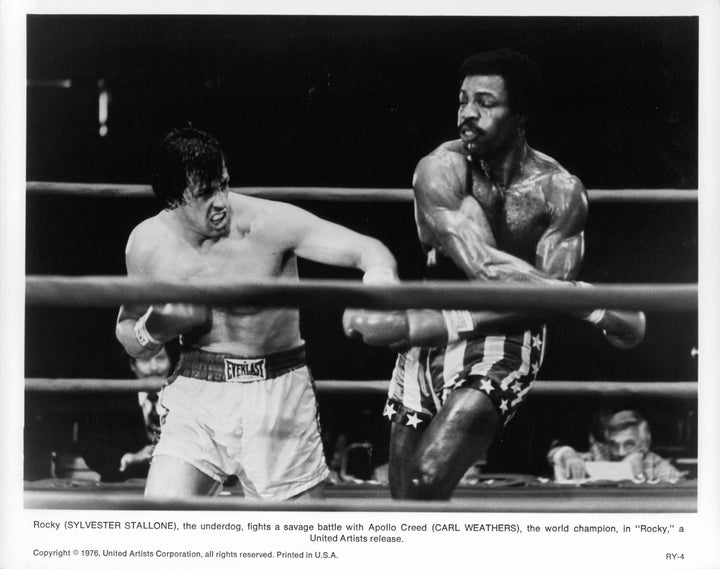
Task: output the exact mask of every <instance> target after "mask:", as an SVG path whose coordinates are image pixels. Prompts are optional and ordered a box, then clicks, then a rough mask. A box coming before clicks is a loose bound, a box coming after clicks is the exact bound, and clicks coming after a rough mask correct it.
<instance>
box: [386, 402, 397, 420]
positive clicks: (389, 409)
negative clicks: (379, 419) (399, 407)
mask: <svg viewBox="0 0 720 569" xmlns="http://www.w3.org/2000/svg"><path fill="white" fill-rule="evenodd" d="M395 413H397V411H396V410H395V406H394V405H393V404H392V403H391V402H390V401H388V402H387V403H385V410H384V411H383V416H384V417H387V418H388V419H392V417H393V415H394V414H395Z"/></svg>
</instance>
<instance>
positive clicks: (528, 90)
mask: <svg viewBox="0 0 720 569" xmlns="http://www.w3.org/2000/svg"><path fill="white" fill-rule="evenodd" d="M459 74H460V83H462V81H463V80H464V79H465V78H466V77H468V76H473V75H500V76H501V77H502V78H503V79H504V80H505V88H506V89H507V92H508V96H509V105H510V109H511V110H512V111H514V112H516V113H520V114H523V115H526V116H527V115H531V114H532V113H533V111H535V109H537V108H538V105H539V102H540V98H541V96H542V91H543V88H542V78H541V75H540V69H539V68H538V66H537V65H536V64H535V62H534V61H533V60H532V59H530V58H529V57H528V56H527V55H525V54H523V53H520V52H518V51H514V50H512V49H506V48H503V49H496V50H493V51H484V52H481V53H476V54H475V55H471V56H470V57H468V58H467V59H466V60H465V61H463V62H462V65H460V72H459Z"/></svg>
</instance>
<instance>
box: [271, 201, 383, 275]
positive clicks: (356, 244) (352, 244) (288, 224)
mask: <svg viewBox="0 0 720 569" xmlns="http://www.w3.org/2000/svg"><path fill="white" fill-rule="evenodd" d="M273 208H274V211H273V212H272V219H273V223H277V224H278V227H282V228H283V230H282V237H281V238H282V239H283V240H284V241H285V246H286V247H287V248H288V249H291V250H292V251H293V252H294V253H295V254H296V255H297V256H298V257H302V258H304V259H308V260H310V261H315V262H317V263H324V264H326V265H333V266H337V267H349V268H356V269H360V270H361V271H365V272H366V273H367V272H368V271H370V270H378V269H379V270H381V271H383V270H384V271H385V273H386V274H387V275H389V276H390V278H389V279H388V282H390V281H391V280H395V279H396V275H397V264H396V261H395V257H394V256H393V254H392V253H391V252H390V250H389V249H388V248H387V247H386V246H385V245H383V244H382V243H381V242H380V241H379V240H377V239H374V238H372V237H368V236H367V235H362V234H361V233H357V232H355V231H352V230H351V229H348V228H346V227H343V226H342V225H338V224H336V223H332V222H330V221H326V220H324V219H321V218H319V217H317V216H315V215H313V214H311V213H310V212H308V211H305V210H303V209H300V208H297V207H294V206H292V205H289V204H282V203H277V202H276V203H274V204H273Z"/></svg>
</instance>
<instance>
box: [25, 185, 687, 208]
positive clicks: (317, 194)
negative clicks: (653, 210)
mask: <svg viewBox="0 0 720 569" xmlns="http://www.w3.org/2000/svg"><path fill="white" fill-rule="evenodd" d="M230 191H231V192H234V193H239V194H244V195H249V196H257V197H263V198H267V199H273V200H287V201H303V200H307V201H333V202H365V201H373V202H412V200H413V193H412V190H410V189H398V188H331V187H270V186H263V187H255V186H253V187H250V186H245V187H235V188H230ZM26 192H27V193H28V194H40V195H52V196H82V197H109V198H119V197H132V198H151V197H152V195H153V194H152V189H151V188H150V186H149V185H143V184H103V183H94V184H87V183H76V182H35V181H29V182H27V183H26ZM588 198H589V200H590V201H591V202H593V203H697V200H698V190H696V189H687V190H684V189H674V188H669V189H641V188H626V189H612V190H604V189H590V190H588Z"/></svg>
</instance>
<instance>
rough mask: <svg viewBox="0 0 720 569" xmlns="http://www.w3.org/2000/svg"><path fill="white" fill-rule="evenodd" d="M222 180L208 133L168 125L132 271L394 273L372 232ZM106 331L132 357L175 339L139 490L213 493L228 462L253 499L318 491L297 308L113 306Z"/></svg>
mask: <svg viewBox="0 0 720 569" xmlns="http://www.w3.org/2000/svg"><path fill="white" fill-rule="evenodd" d="M228 184H229V176H228V171H227V166H226V161H225V157H224V155H223V152H222V150H221V148H220V146H219V144H218V142H217V141H216V140H215V139H213V138H212V137H211V136H209V135H208V134H206V133H203V132H201V131H198V130H195V129H193V128H189V127H188V128H183V129H180V130H176V131H173V132H171V133H170V134H168V135H167V136H166V138H165V139H164V140H163V141H162V142H161V144H160V145H159V147H158V149H157V152H156V154H155V156H154V157H153V171H152V186H153V191H154V193H155V195H156V197H157V198H158V199H159V200H160V201H161V202H163V203H164V205H165V209H164V210H163V211H161V212H160V213H158V214H157V215H155V216H153V217H151V218H149V219H146V220H145V221H143V222H142V223H140V224H139V225H138V226H137V227H136V228H135V229H134V230H133V231H132V233H131V235H130V238H129V240H128V244H127V249H126V262H127V271H128V275H129V276H132V277H145V278H157V279H174V280H181V281H188V282H193V281H194V280H198V279H213V278H216V279H232V278H234V279H238V280H241V279H249V280H251V279H263V278H279V279H285V280H290V281H295V280H297V279H298V269H297V257H302V258H305V259H309V260H312V261H316V262H320V263H326V264H330V265H336V266H342V267H354V268H358V269H361V270H363V271H365V278H364V280H365V281H366V282H371V281H373V280H375V279H378V278H380V279H381V280H383V279H388V278H395V274H396V264H395V259H394V258H393V256H392V254H391V253H390V252H389V251H388V249H387V248H386V247H385V246H384V245H382V244H381V243H380V242H379V241H377V240H375V239H372V238H369V237H366V236H364V235H360V234H358V233H355V232H353V231H350V230H349V229H346V228H344V227H341V226H339V225H335V224H333V223H330V222H328V221H324V220H321V219H319V218H317V217H315V216H314V215H312V214H310V213H308V212H306V211H304V210H301V209H299V208H297V207H294V206H291V205H288V204H284V203H280V202H274V201H268V200H263V199H258V198H254V197H249V196H243V195H239V194H235V193H229V192H228ZM116 335H117V337H118V340H119V341H120V342H121V344H122V345H123V346H124V348H125V350H126V351H127V352H128V354H129V355H131V356H133V357H144V358H146V357H148V356H150V355H152V354H154V353H156V352H158V351H159V350H160V349H161V348H162V344H163V343H164V342H167V341H169V340H171V339H173V338H175V337H178V336H179V337H180V341H181V345H182V348H181V357H180V361H179V362H178V365H177V367H176V369H175V372H174V374H173V376H172V377H171V378H170V380H169V382H168V385H167V386H165V388H164V389H163V391H162V393H161V396H160V404H161V406H162V407H163V408H164V409H165V410H166V414H165V415H164V417H163V419H162V430H161V435H160V440H159V442H158V444H157V446H156V448H155V451H154V454H153V459H152V463H151V466H150V471H149V474H148V479H147V483H146V487H145V494H146V496H148V497H153V498H182V497H187V496H193V495H207V494H213V493H215V492H216V491H217V490H218V489H219V487H220V486H221V485H222V483H223V481H224V480H225V478H226V477H227V476H229V475H233V474H234V475H237V476H238V478H239V480H240V482H241V484H242V486H243V490H244V493H245V495H246V496H247V497H250V498H262V499H271V500H282V499H287V498H292V497H297V496H299V495H301V494H309V493H312V495H317V494H319V493H320V492H319V490H320V489H321V486H322V482H323V481H324V480H325V479H326V477H327V475H328V469H327V467H326V464H325V458H324V455H323V450H322V443H321V439H320V434H319V431H318V415H317V405H316V401H315V395H314V389H313V382H312V377H311V375H310V372H309V371H308V369H307V367H306V366H305V356H304V348H303V340H302V338H301V337H300V329H299V313H298V310H297V309H292V308H264V307H251V306H200V305H193V304H184V303H169V304H156V305H152V306H150V307H148V306H123V307H121V309H120V313H119V315H118V320H117V327H116Z"/></svg>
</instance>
